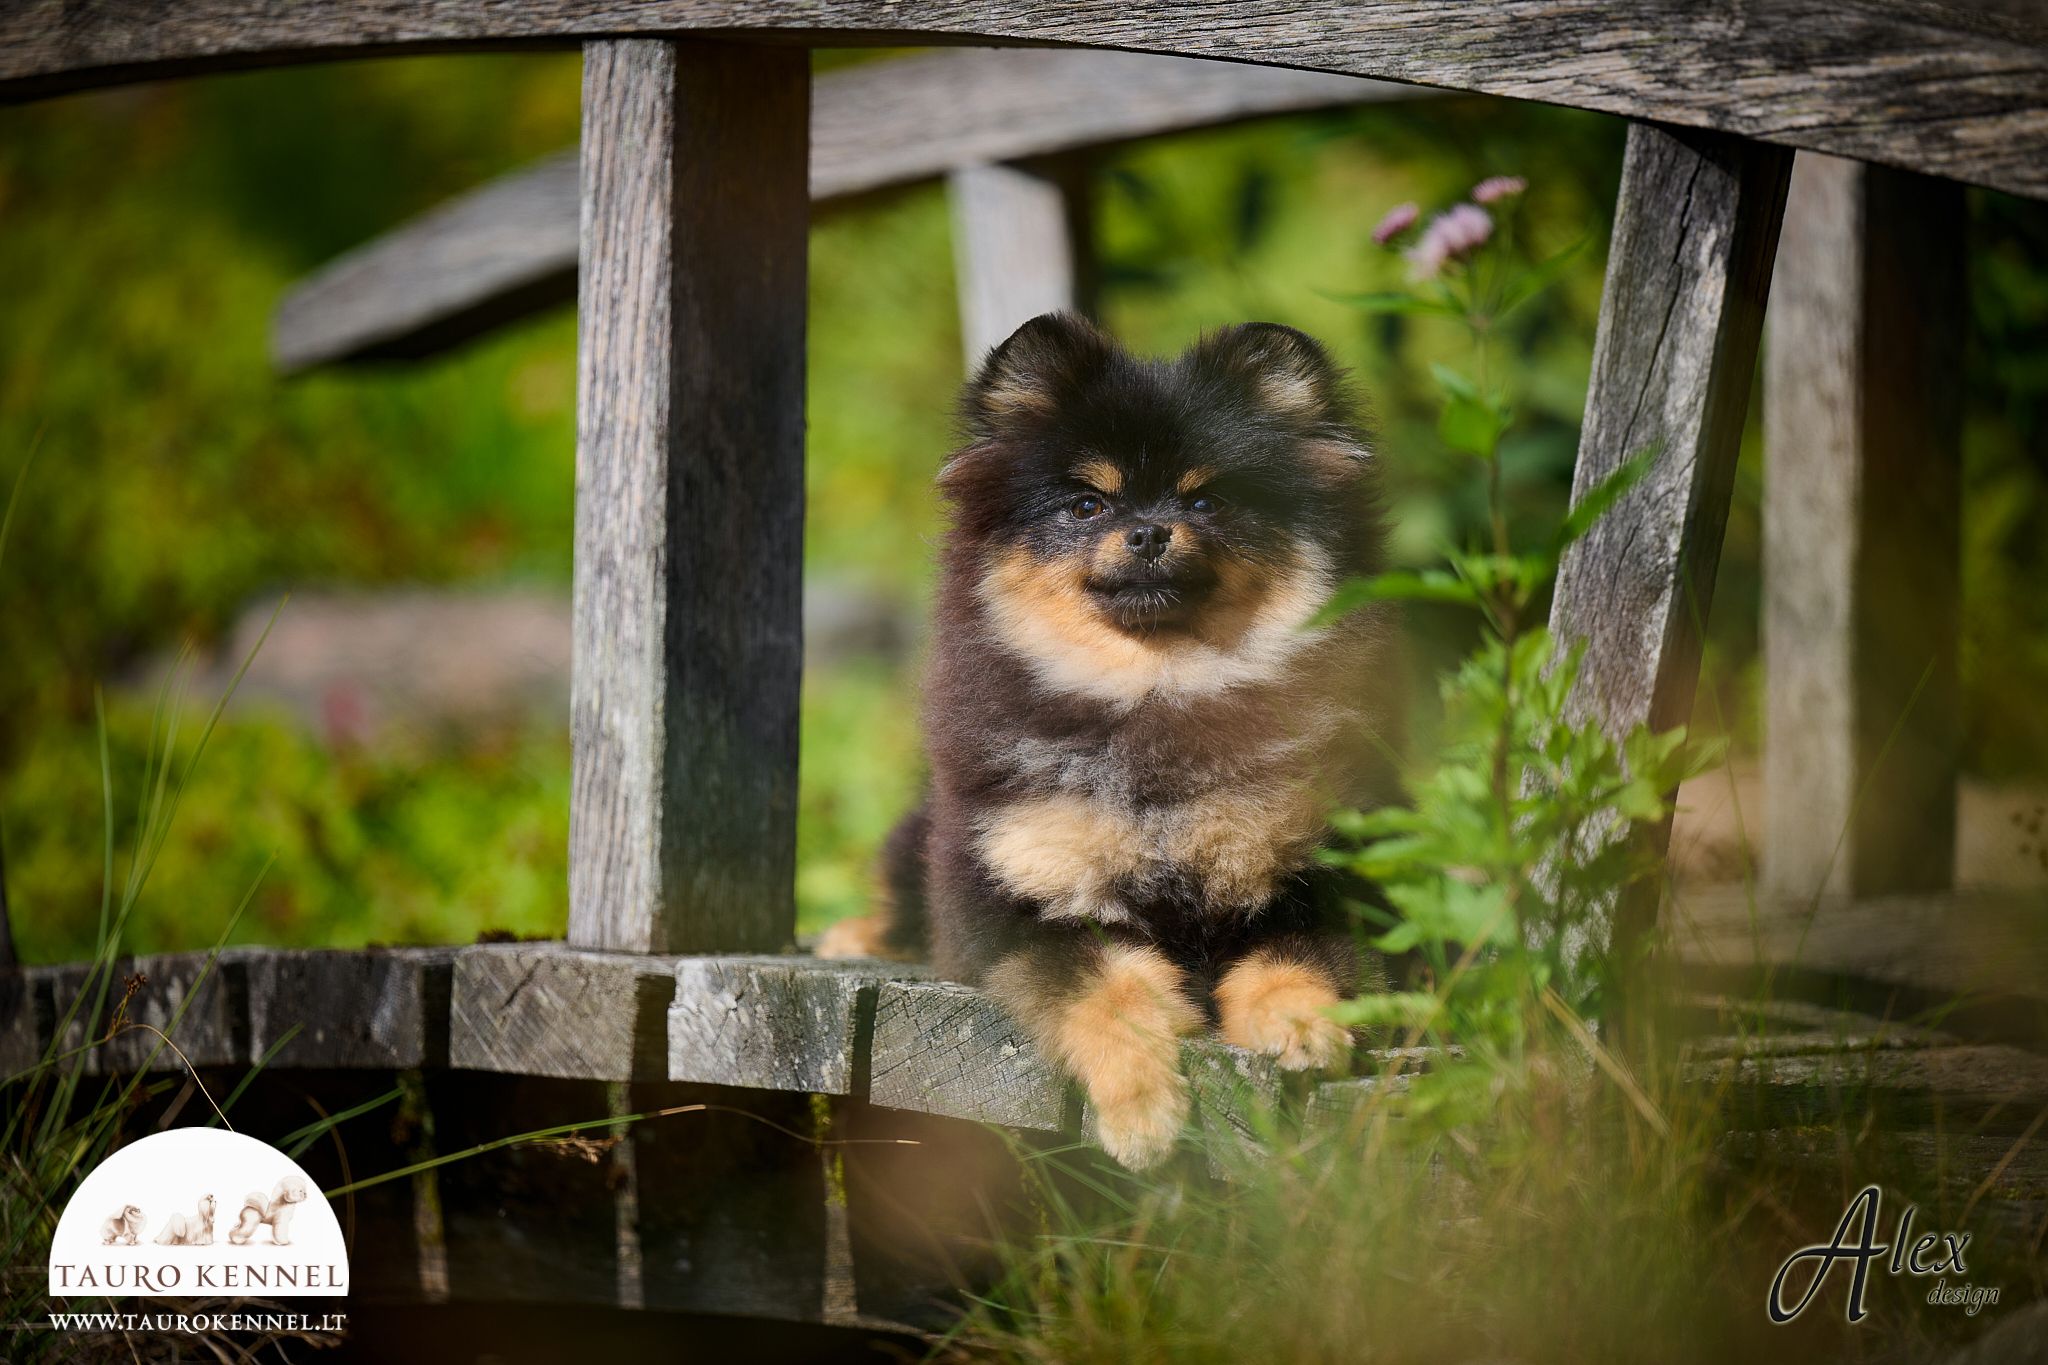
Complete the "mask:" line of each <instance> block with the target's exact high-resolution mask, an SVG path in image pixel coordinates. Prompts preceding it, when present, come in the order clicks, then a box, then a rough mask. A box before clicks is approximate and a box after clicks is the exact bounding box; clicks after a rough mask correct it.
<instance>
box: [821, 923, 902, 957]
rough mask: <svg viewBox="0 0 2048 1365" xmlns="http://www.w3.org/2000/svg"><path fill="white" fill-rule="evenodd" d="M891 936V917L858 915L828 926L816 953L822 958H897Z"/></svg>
mask: <svg viewBox="0 0 2048 1365" xmlns="http://www.w3.org/2000/svg"><path fill="white" fill-rule="evenodd" d="M888 934H889V920H888V916H886V915H857V916H855V917H854V918H852V919H843V920H839V921H838V922H837V923H834V924H832V925H830V926H828V927H827V928H826V930H825V932H824V933H823V934H821V935H820V936H819V937H818V946H817V948H816V950H815V952H816V955H817V956H819V957H898V956H900V954H898V953H897V952H896V951H895V950H894V949H893V948H891V947H890V946H889V944H888Z"/></svg>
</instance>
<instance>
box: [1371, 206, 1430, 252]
mask: <svg viewBox="0 0 2048 1365" xmlns="http://www.w3.org/2000/svg"><path fill="white" fill-rule="evenodd" d="M1421 216H1422V210H1421V209H1419V208H1417V207H1415V205H1413V204H1396V205H1394V207H1392V208H1390V209H1388V210H1387V216H1386V217H1384V218H1382V219H1380V225H1379V226H1378V227H1376V228H1374V229H1373V230H1372V239H1373V241H1374V242H1375V243H1376V244H1378V245H1380V246H1385V245H1386V244H1387V243H1388V242H1391V241H1393V240H1394V239H1395V238H1396V237H1399V236H1400V235H1401V234H1402V233H1404V232H1406V231H1407V230H1408V229H1409V228H1412V227H1414V226H1415V220H1416V219H1418V218H1420V217H1421Z"/></svg>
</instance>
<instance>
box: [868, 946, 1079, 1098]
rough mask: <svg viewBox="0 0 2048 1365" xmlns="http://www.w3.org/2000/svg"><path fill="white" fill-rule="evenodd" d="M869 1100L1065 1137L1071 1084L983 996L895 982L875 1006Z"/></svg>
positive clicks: (960, 988) (935, 985) (964, 990)
mask: <svg viewBox="0 0 2048 1365" xmlns="http://www.w3.org/2000/svg"><path fill="white" fill-rule="evenodd" d="M869 1068H870V1075H869V1080H868V1098H869V1100H870V1101H871V1102H872V1103H874V1104H878V1105H884V1106H887V1107H889V1108H892V1109H912V1110H916V1111H918V1112H920V1113H926V1114H939V1115H943V1116H945V1117H948V1118H959V1119H973V1120H975V1121H977V1122H980V1123H1000V1124H1005V1125H1007V1126H1009V1127H1011V1128H1031V1129H1039V1130H1043V1131H1050V1132H1061V1131H1064V1130H1066V1129H1068V1128H1069V1127H1071V1126H1072V1125H1071V1123H1070V1121H1069V1120H1070V1109H1069V1107H1068V1102H1067V1092H1068V1088H1069V1087H1068V1082H1067V1078H1066V1076H1064V1075H1063V1074H1062V1073H1061V1072H1060V1070H1059V1069H1058V1068H1057V1067H1056V1066H1054V1065H1053V1064H1052V1062H1051V1061H1050V1060H1049V1059H1047V1058H1046V1057H1044V1056H1043V1055H1041V1054H1040V1052H1039V1051H1038V1046H1037V1044H1035V1043H1033V1042H1032V1041H1031V1039H1030V1037H1029V1036H1028V1035H1027V1034H1026V1033H1025V1032H1024V1030H1022V1029H1020V1028H1018V1027H1017V1026H1016V1025H1015V1024H1014V1023H1012V1022H1011V1021H1010V1019H1009V1017H1008V1016H1007V1015H1005V1014H1004V1013H1003V1012H1002V1010H1001V1009H999V1008H998V1007H997V1006H996V1004H995V1002H994V1001H992V1000H990V999H989V998H988V997H987V996H985V995H983V994H982V993H981V992H979V991H976V990H972V989H970V988H968V987H966V986H958V985H953V984H951V983H948V982H890V983H887V984H885V985H884V986H883V987H882V988H881V993H880V995H879V996H878V997H877V1000H876V1004H875V1041H874V1048H873V1052H872V1055H871V1058H870V1062H869Z"/></svg>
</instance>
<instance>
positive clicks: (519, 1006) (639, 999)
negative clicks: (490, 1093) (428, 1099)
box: [448, 943, 676, 1081]
mask: <svg viewBox="0 0 2048 1365" xmlns="http://www.w3.org/2000/svg"><path fill="white" fill-rule="evenodd" d="M675 987H676V960H675V959H674V958H672V957H655V956H651V955H647V954H641V953H604V952H587V951H581V950H578V949H576V948H571V947H567V946H565V945H563V944H560V943H492V944H485V945H482V946H479V947H475V948H465V949H463V950H462V951H461V952H460V953H458V954H457V955H456V959H455V981H454V988H453V990H452V992H451V994H450V1000H449V1020H448V1060H449V1065H451V1066H455V1067H461V1068H467V1069H470V1070H475V1071H508V1072H514V1073H517V1074H519V1075H525V1076H552V1077H556V1078H559V1079H564V1080H601V1081H629V1080H663V1079H666V1076H667V1072H668V1054H667V1050H666V1049H665V1048H664V1047H663V1046H662V1038H663V1035H664V1032H665V1030H666V1026H667V1015H668V1007H669V1003H670V1002H671V1001H672V1000H673V999H674V998H675Z"/></svg>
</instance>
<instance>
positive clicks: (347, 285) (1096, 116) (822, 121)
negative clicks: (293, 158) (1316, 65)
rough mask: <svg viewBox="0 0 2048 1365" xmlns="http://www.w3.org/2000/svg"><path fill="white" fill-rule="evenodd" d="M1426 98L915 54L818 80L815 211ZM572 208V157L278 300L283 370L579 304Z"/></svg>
mask: <svg viewBox="0 0 2048 1365" xmlns="http://www.w3.org/2000/svg"><path fill="white" fill-rule="evenodd" d="M1428 93H1429V92H1428V91H1424V90H1419V89H1417V88H1416V87H1413V86H1406V85H1390V84H1387V83H1386V82H1383V81H1367V80H1359V79H1356V78H1354V77H1350V76H1327V75H1321V74H1318V73H1315V72H1308V71H1286V70H1279V69H1276V68H1271V67H1256V66H1240V65H1237V64H1235V63H1230V62H1203V61H1188V60H1185V59H1182V58H1178V57H1148V56H1143V55H1139V54H1134V53H1128V52H1059V51H1032V50H1011V51H1000V50H977V49H961V50H957V51H950V52H930V53H921V54H918V55H915V56H911V57H904V58H899V59H895V60H892V61H888V62H875V63H869V64H866V65H862V66H856V67H849V68H845V69H842V70H838V71H832V72H828V73H826V74H824V75H822V76H820V77H819V78H818V79H817V82H816V85H815V88H814V91H813V98H812V103H811V165H810V184H811V202H812V204H813V206H814V207H825V206H829V205H833V204H838V203H842V202H844V201H846V200H848V199H850V198H853V197H856V196H859V195H862V194H867V193H870V192H872V191H875V190H881V189H888V188H891V187H894V186H899V185H909V184H914V183H917V182H919V181H925V180H931V179H934V178H937V177H940V176H943V175H945V174H946V173H947V172H949V171H951V170H953V169H954V168H956V167H959V166H963V165H982V164H993V163H998V162H1003V161H1014V160H1017V159H1020V158H1025V157H1042V156H1046V155H1049V154H1052V153H1056V152H1062V151H1069V150H1077V149H1085V148H1091V147H1100V146H1105V145H1109V144H1112V143H1116V142H1120V141H1127V140H1130V139H1132V138H1140V137H1148V136H1152V135H1154V134H1158V133H1165V132H1173V131H1178V130H1181V129H1187V128H1199V127H1211V126H1214V125H1217V124H1221V123H1229V122H1234V121H1237V120H1240V119H1245V118H1253V117H1258V116H1261V115H1269V114H1279V113H1289V112H1295V111H1299V110H1305V109H1320V108H1327V107H1331V106H1335V105H1343V104H1356V103H1367V102H1372V101H1377V100H1387V99H1410V98H1419V97H1421V96H1423V95H1426V94H1428ZM578 194H579V181H578V173H577V168H576V154H575V153H574V152H573V151H572V152H569V153H566V154H564V155H561V156H556V157H550V158H549V159H547V160H546V161H543V162H541V163H540V164H539V165H537V166H534V167H533V168H531V169H529V170H525V171H521V172H518V173H516V174H514V175H511V176H508V177H506V178H504V179H502V180H498V181H495V182H493V183H491V184H489V185H486V186H485V187H483V188H482V189H480V190H476V191H474V192H472V193H471V194H469V195H466V196H464V197H463V198H461V199H457V200H455V201H453V202H451V203H449V204H446V205H443V206H442V207H440V208H437V209H435V210H433V211H432V212H430V213H428V214H426V215H424V216H423V217H420V218H417V219H415V220H413V221H412V222H410V223H407V224H404V225H403V226H401V227H398V228H396V229H394V230H393V231H391V232H389V233H387V234H386V235H384V236H382V237H379V238H377V239H376V240H375V241H372V242H369V243H367V244H365V245H363V246H361V247H359V248H357V249H356V250H354V251H351V252H349V253H348V254H347V255H345V256H342V257H340V258H338V259H337V260H335V261H333V262H332V263H330V264H329V265H327V266H325V267H323V268H322V269H320V270H319V271H318V272H316V273H315V274H314V275H312V276H310V277H309V278H307V279H306V280H304V281H302V282H301V283H300V284H298V285H297V286H295V287H294V288H293V289H292V291H291V293H289V294H287V295H286V296H285V300H284V302H283V303H282V304H280V305H279V306H278V311H277V315H276V317H275V319H274V320H273V324H272V329H271V355H272V358H273V360H275V362H276V363H277V365H278V367H279V368H280V369H282V370H286V371H291V370H299V369H304V368H307V367H309V366H313V365H322V364H329V363H333V362H336V361H346V360H379V359H388V358H394V357H415V356H423V355H432V354H435V353H436V352H439V351H442V350H445V349H447V348H449V347H451V346H455V345H458V344H460V343H461V342H464V341H467V340H470V339H471V338H473V337H476V336H480V335H482V334H484V333H486V332H488V331H491V330H493V329H495V328H498V327H501V326H504V325H506V324H507V323H510V322H513V321H516V320H518V319H520V318H523V317H526V316H529V315H531V314H533V313H537V312H540V311H542V310H544V309H547V308H552V307H554V306H556V305H559V304H565V303H570V302H573V301H574V299H575V297H576V218H577V207H578ZM1020 320H1021V319H1020Z"/></svg>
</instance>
